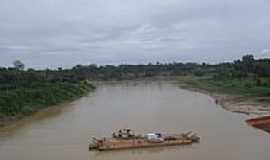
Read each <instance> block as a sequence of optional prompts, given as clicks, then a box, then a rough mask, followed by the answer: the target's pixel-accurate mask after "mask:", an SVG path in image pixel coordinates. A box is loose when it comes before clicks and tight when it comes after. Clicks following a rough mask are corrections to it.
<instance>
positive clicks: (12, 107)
mask: <svg viewBox="0 0 270 160" xmlns="http://www.w3.org/2000/svg"><path fill="white" fill-rule="evenodd" d="M23 69H24V64H23V63H21V62H20V61H16V62H14V68H2V69H0V122H1V119H2V120H3V119H7V118H9V117H17V118H18V117H23V116H26V115H30V114H32V113H33V112H36V111H38V110H40V109H43V108H47V107H48V106H52V105H56V104H60V103H63V102H65V101H70V100H73V99H75V98H78V97H80V96H82V95H84V94H87V93H88V92H89V91H91V90H93V89H95V87H94V86H93V85H92V84H91V83H89V82H88V81H87V80H86V79H85V80H74V79H68V78H65V77H64V76H63V75H61V74H57V73H56V72H53V74H50V71H34V70H28V71H24V70H23ZM57 72H60V71H57ZM15 119H16V118H15Z"/></svg>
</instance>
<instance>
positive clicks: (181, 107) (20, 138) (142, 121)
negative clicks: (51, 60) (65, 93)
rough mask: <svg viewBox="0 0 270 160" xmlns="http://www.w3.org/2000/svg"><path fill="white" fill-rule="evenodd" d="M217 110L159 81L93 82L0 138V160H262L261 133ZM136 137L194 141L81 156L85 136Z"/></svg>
mask: <svg viewBox="0 0 270 160" xmlns="http://www.w3.org/2000/svg"><path fill="white" fill-rule="evenodd" d="M246 118H247V116H246V115H242V114H237V113H232V112H229V111H225V110H224V109H222V108H221V107H220V106H219V105H217V104H215V101H214V100H213V99H212V98H211V97H209V96H208V95H205V94H202V93H198V92H193V91H188V90H184V89H180V88H179V87H178V86H177V84H174V83H172V82H166V81H133V82H122V83H107V84H100V85H98V87H97V90H96V91H95V92H93V93H90V94H89V95H88V96H86V97H83V98H81V99H79V100H77V101H74V102H72V103H69V104H64V105H62V106H59V107H53V108H50V109H48V110H47V111H44V112H42V113H38V114H36V115H35V116H33V117H31V118H29V119H27V120H24V121H23V122H21V123H20V124H17V125H16V127H13V128H10V129H6V130H3V131H1V132H0V159H1V160H48V159H49V160H74V159H76V160H127V159H129V160H139V159H145V160H164V159H168V160H169V159H170V160H179V159H184V160H217V159H219V160H228V159H230V160H231V159H235V160H255V159H256V160H269V158H270V137H269V134H267V133H265V132H263V131H260V130H256V129H253V128H252V127H249V126H247V125H246V123H245V119H246ZM126 127H129V128H132V129H134V130H136V131H137V132H139V133H145V132H151V131H161V132H170V133H181V132H185V131H189V130H192V131H195V132H197V133H198V134H199V136H201V142H200V143H198V144H193V145H189V146H174V147H161V148H148V149H135V150H122V151H110V152H90V151H88V140H89V139H90V137H91V136H97V137H102V136H109V135H110V134H111V132H112V131H114V130H116V129H118V128H126Z"/></svg>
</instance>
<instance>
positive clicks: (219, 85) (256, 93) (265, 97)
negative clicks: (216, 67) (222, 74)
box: [179, 76, 270, 102]
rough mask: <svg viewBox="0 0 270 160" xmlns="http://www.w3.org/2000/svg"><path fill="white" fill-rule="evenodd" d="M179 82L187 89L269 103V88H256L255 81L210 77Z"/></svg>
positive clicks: (194, 77)
mask: <svg viewBox="0 0 270 160" xmlns="http://www.w3.org/2000/svg"><path fill="white" fill-rule="evenodd" d="M179 82H180V83H182V84H185V85H187V87H193V88H198V89H202V90H206V91H209V92H214V93H225V94H232V95H240V96H243V97H246V98H253V99H255V100H257V101H260V102H270V87H269V86H257V85H256V81H255V80H253V79H251V78H246V79H215V78H213V77H211V76H208V77H207V76H204V77H196V76H187V77H181V78H180V79H179Z"/></svg>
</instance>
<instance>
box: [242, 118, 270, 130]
mask: <svg viewBox="0 0 270 160" xmlns="http://www.w3.org/2000/svg"><path fill="white" fill-rule="evenodd" d="M246 122H247V123H248V124H249V125H251V126H253V127H255V128H258V129H262V130H264V131H266V132H269V133H270V116H262V117H257V118H251V119H248V120H246Z"/></svg>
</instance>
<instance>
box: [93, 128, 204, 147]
mask: <svg viewBox="0 0 270 160" xmlns="http://www.w3.org/2000/svg"><path fill="white" fill-rule="evenodd" d="M199 141H200V137H199V136H197V135H196V134H195V133H193V132H188V133H183V134H163V133H147V134H145V135H136V134H135V133H134V132H133V131H132V130H131V129H121V130H118V132H117V133H116V132H114V133H113V134H112V137H109V138H100V139H98V138H95V137H93V138H92V140H91V142H90V144H89V150H97V151H109V150H121V149H133V148H149V147H161V146H176V145H189V144H192V143H195V142H199Z"/></svg>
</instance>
